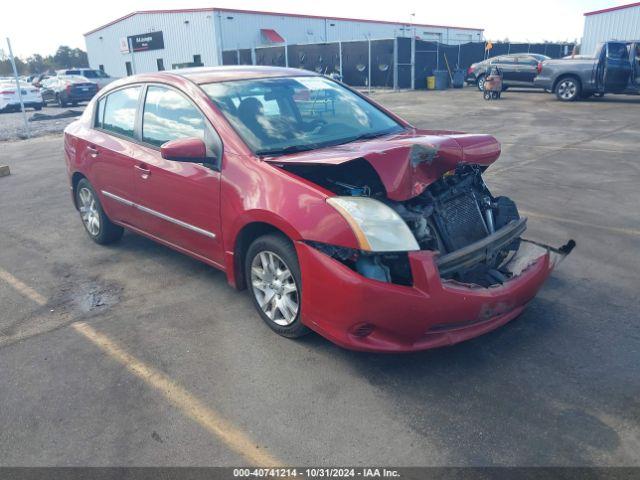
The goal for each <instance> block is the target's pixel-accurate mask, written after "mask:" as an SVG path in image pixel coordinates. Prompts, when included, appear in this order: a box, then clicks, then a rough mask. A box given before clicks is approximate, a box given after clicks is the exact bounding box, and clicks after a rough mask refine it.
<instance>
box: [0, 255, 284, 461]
mask: <svg viewBox="0 0 640 480" xmlns="http://www.w3.org/2000/svg"><path fill="white" fill-rule="evenodd" d="M0 280H4V281H5V282H6V283H7V284H8V285H9V286H11V287H13V288H14V289H15V290H16V291H17V292H19V293H20V294H22V295H24V296H25V297H27V298H29V299H31V300H32V301H33V302H34V303H36V304H38V305H40V306H42V305H46V304H47V299H46V298H45V297H44V296H43V295H41V294H40V293H38V292H36V291H35V290H34V289H33V288H31V287H30V286H28V285H26V284H25V283H24V282H22V281H20V280H18V279H17V278H16V277H14V276H13V275H11V274H10V273H9V272H7V271H6V270H3V269H2V268H0ZM71 326H72V328H73V329H74V330H75V331H76V332H78V333H79V334H80V335H82V336H83V337H84V338H86V339H87V340H89V341H90V342H92V343H93V344H94V345H96V346H97V347H98V348H100V350H102V351H103V352H104V353H105V354H106V355H108V356H109V357H110V358H111V359H113V360H115V361H116V362H118V363H120V364H121V365H123V366H124V367H125V368H126V369H127V370H128V371H129V372H130V373H131V374H132V375H135V376H136V377H138V378H139V379H140V380H142V381H143V382H145V383H146V384H147V385H148V386H150V387H152V388H153V389H155V390H156V391H157V392H158V393H159V394H160V395H161V396H162V397H164V398H165V400H167V401H168V402H169V403H170V404H172V405H173V406H174V407H176V408H178V409H179V410H180V411H181V412H182V413H183V414H184V415H185V416H187V417H188V418H190V419H191V420H193V421H194V422H196V423H197V424H198V425H200V426H201V427H202V428H204V429H205V430H207V431H209V432H210V433H212V434H213V435H215V436H216V437H217V438H218V439H219V440H221V441H222V442H223V443H224V444H225V445H227V447H229V448H230V449H231V450H233V451H235V452H237V453H238V454H240V455H241V456H243V457H244V458H245V459H247V460H248V462H249V463H250V464H251V465H255V466H260V467H276V466H284V465H285V464H284V462H282V461H280V460H278V459H276V458H275V457H273V456H272V455H271V454H270V453H269V452H268V451H267V450H266V449H264V448H260V447H259V446H258V445H256V442H255V441H254V440H252V439H251V438H250V437H249V436H248V435H247V434H245V433H244V432H243V431H242V430H240V429H239V428H238V427H236V426H235V425H233V424H232V423H231V422H229V421H227V420H225V419H224V418H223V417H222V416H221V415H220V414H219V413H218V412H216V411H215V410H214V409H212V408H211V407H209V406H207V405H205V404H204V403H203V402H202V401H201V400H199V399H198V398H196V397H195V396H194V395H193V394H191V393H190V392H189V391H188V390H186V389H185V388H184V387H182V386H180V385H179V384H178V383H176V382H175V381H173V380H172V379H171V378H169V377H168V376H167V375H165V374H164V373H162V372H160V371H158V370H156V369H155V368H154V367H152V366H150V365H147V364H145V363H144V362H142V361H141V360H139V359H137V358H136V357H134V356H133V355H131V354H130V353H128V352H126V351H125V350H124V349H123V348H122V347H120V346H119V345H118V344H117V343H116V342H114V341H113V340H111V339H110V338H109V337H108V336H106V335H105V334H103V333H100V332H98V331H97V330H95V329H94V328H92V327H90V326H89V325H87V324H86V323H84V322H77V323H73V324H71Z"/></svg>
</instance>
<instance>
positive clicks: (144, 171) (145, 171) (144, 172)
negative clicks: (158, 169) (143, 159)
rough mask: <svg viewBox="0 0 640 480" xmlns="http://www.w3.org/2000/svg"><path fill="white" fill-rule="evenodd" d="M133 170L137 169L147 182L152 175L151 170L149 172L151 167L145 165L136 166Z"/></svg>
mask: <svg viewBox="0 0 640 480" xmlns="http://www.w3.org/2000/svg"><path fill="white" fill-rule="evenodd" d="M133 168H135V169H136V170H137V171H138V172H139V173H140V176H141V177H142V178H143V179H145V180H146V179H147V178H149V175H151V170H149V167H147V166H146V165H145V164H144V163H139V164H137V165H134V167H133Z"/></svg>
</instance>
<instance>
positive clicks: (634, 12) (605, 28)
mask: <svg viewBox="0 0 640 480" xmlns="http://www.w3.org/2000/svg"><path fill="white" fill-rule="evenodd" d="M638 39H640V2H638V3H632V4H629V5H620V6H617V7H611V8H606V9H604V10H597V11H595V12H587V13H585V14H584V33H583V35H582V45H581V47H580V53H582V54H585V55H590V54H592V53H593V52H595V49H596V45H597V44H598V43H599V42H606V41H607V40H638Z"/></svg>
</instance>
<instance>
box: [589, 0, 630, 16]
mask: <svg viewBox="0 0 640 480" xmlns="http://www.w3.org/2000/svg"><path fill="white" fill-rule="evenodd" d="M631 7H640V2H635V3H628V4H626V5H618V6H615V7H609V8H605V9H602V10H594V11H593V12H587V13H585V14H584V16H585V17H588V16H589V15H598V14H599V13H607V12H614V11H616V10H624V9H625V8H631Z"/></svg>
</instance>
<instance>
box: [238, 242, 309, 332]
mask: <svg viewBox="0 0 640 480" xmlns="http://www.w3.org/2000/svg"><path fill="white" fill-rule="evenodd" d="M244 266H245V278H246V279H247V287H248V290H249V294H250V295H251V299H252V300H253V304H254V305H255V307H256V309H257V310H258V313H259V314H260V316H261V317H262V320H264V322H265V323H266V324H267V325H268V326H269V328H270V329H271V330H273V331H274V332H276V333H277V334H278V335H282V336H283V337H288V338H298V337H302V336H303V335H306V334H308V333H309V332H310V330H309V329H308V328H307V327H306V326H304V325H303V324H302V322H301V320H300V310H301V303H302V302H301V300H302V281H301V276H300V266H299V264H298V256H297V255H296V251H295V248H294V246H293V244H292V243H291V241H289V240H288V239H287V238H285V237H284V236H283V235H279V234H269V235H264V236H262V237H258V238H257V239H256V240H254V241H253V243H252V244H251V245H250V246H249V249H248V250H247V255H246V258H245V262H244Z"/></svg>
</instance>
